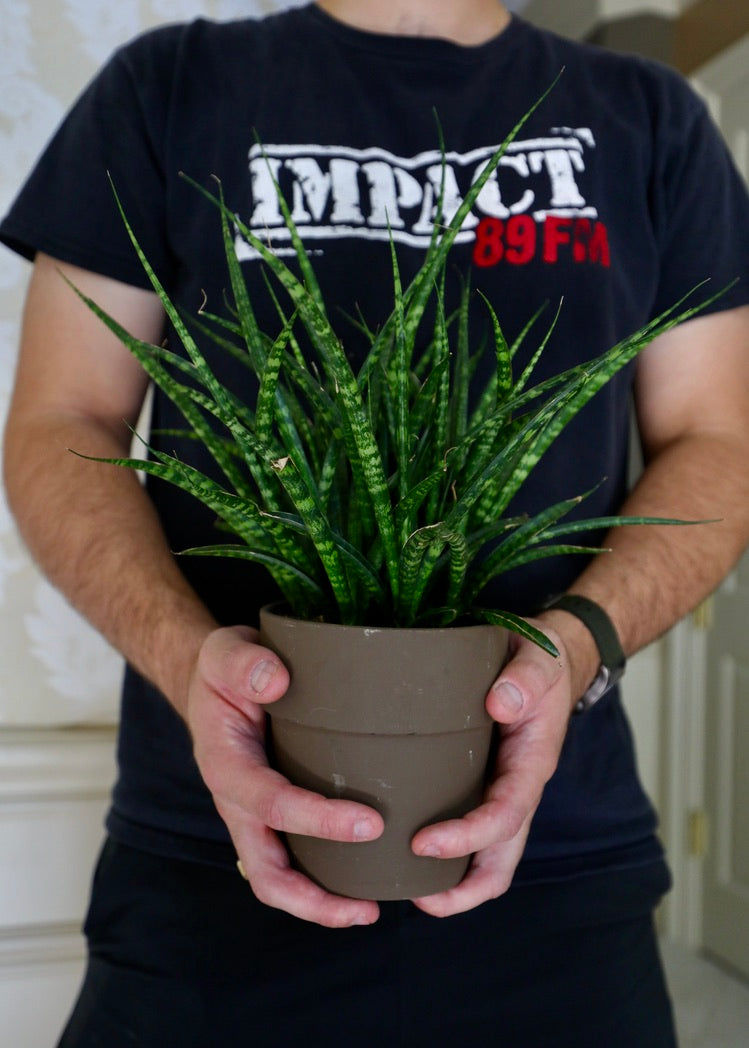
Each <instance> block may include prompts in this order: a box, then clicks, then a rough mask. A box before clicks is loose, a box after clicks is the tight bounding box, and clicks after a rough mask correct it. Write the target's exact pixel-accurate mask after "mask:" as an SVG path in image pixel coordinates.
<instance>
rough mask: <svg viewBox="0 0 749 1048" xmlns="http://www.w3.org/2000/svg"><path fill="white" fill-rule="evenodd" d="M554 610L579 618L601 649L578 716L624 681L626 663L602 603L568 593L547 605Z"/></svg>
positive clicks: (580, 704) (579, 706) (548, 609)
mask: <svg viewBox="0 0 749 1048" xmlns="http://www.w3.org/2000/svg"><path fill="white" fill-rule="evenodd" d="M552 608H554V609H557V608H558V609H559V610H560V611H567V612H569V613H570V615H574V616H575V617H576V618H578V619H580V621H581V622H582V623H584V625H585V626H586V627H587V629H588V631H589V632H590V634H591V636H592V637H593V640H594V641H595V644H596V647H597V648H598V654H599V656H600V659H601V664H600V666H599V668H598V672H597V673H596V675H595V677H594V678H593V681H592V683H591V685H590V687H589V688H588V689H587V690H586V692H585V694H584V695H583V696H582V698H580V700H579V701H578V703H577V705H576V706H575V713H584V712H585V711H586V710H589V709H590V708H591V706H595V704H596V703H597V702H598V700H599V699H600V698H601V696H602V695H604V694H605V693H606V692H607V691H608V690H609V689H610V688H613V686H614V685H615V684H616V683H617V681H618V680H620V679H621V677H622V674H623V673H624V669H625V667H626V665H627V660H626V658H625V655H624V652H623V650H622V646H621V643H620V642H619V637H618V634H617V632H616V629H615V628H614V624H613V622H612V621H611V619H610V618H609V617H608V615H607V614H606V612H605V611H604V610H603V608H602V607H601V606H600V604H596V602H595V601H594V600H590V598H589V597H582V596H580V595H579V594H577V593H566V594H564V595H563V596H561V597H559V598H557V599H556V600H554V601H552V603H551V604H548V605H547V606H546V609H545V610H547V611H550V610H551V609H552Z"/></svg>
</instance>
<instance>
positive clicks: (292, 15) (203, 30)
mask: <svg viewBox="0 0 749 1048" xmlns="http://www.w3.org/2000/svg"><path fill="white" fill-rule="evenodd" d="M301 14H302V12H301V11H299V10H298V9H290V10H285V11H279V12H276V13H274V14H270V15H265V16H262V17H252V18H251V17H247V18H237V19H231V20H217V19H211V18H203V17H200V18H194V19H191V20H189V21H179V22H171V23H167V24H164V25H159V26H156V27H154V28H151V29H147V30H145V31H144V32H142V33H139V34H138V35H137V36H135V37H133V38H131V39H130V40H129V41H127V42H126V43H125V44H123V45H122V46H121V47H119V48H118V49H117V51H116V52H115V53H114V55H113V56H112V60H113V61H119V62H122V63H124V64H126V65H131V66H134V67H140V66H142V65H151V64H154V63H163V64H164V65H165V66H167V67H170V66H173V65H174V64H175V63H187V64H189V63H195V67H194V68H195V74H196V75H199V74H200V63H201V62H202V61H204V60H205V59H206V57H207V56H213V55H226V54H227V53H230V52H242V51H243V50H244V49H246V48H247V47H252V48H253V49H255V48H257V47H260V46H262V45H263V44H264V43H270V42H271V41H274V40H277V39H284V38H286V37H287V36H288V35H290V34H291V33H293V32H295V31H299V29H300V28H301V21H302V19H301ZM245 53H246V52H245Z"/></svg>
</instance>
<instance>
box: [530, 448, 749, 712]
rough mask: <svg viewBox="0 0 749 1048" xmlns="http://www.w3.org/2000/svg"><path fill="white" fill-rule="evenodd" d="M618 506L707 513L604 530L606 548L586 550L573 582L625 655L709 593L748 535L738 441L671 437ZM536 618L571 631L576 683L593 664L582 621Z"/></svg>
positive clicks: (745, 468)
mask: <svg viewBox="0 0 749 1048" xmlns="http://www.w3.org/2000/svg"><path fill="white" fill-rule="evenodd" d="M621 512H622V514H624V515H632V516H646V515H647V516H653V515H655V516H664V517H672V518H678V519H684V520H708V521H712V523H705V524H695V525H689V526H678V527H676V526H660V525H643V526H634V527H629V526H625V527H619V528H615V529H612V531H611V532H610V533H609V535H608V536H607V537H606V539H605V540H604V543H603V545H604V546H605V547H606V548H608V549H610V551H611V552H609V553H602V554H600V555H599V556H597V557H595V558H594V559H593V560H592V562H591V563H590V565H589V566H588V567H587V569H586V570H585V571H584V572H583V573H582V574H581V575H580V577H579V578H578V579H577V580H576V582H575V584H574V585H573V586H572V588H571V591H572V592H574V593H579V594H582V595H583V596H587V597H589V598H591V599H592V600H595V601H596V602H597V603H598V604H600V605H601V606H602V607H603V608H604V609H605V610H606V611H607V613H608V614H609V616H610V618H611V619H612V621H613V623H614V625H615V627H616V630H617V633H618V635H619V638H620V640H621V643H622V647H623V648H624V650H625V653H626V654H627V655H632V654H634V653H635V652H637V651H638V650H640V649H641V648H643V647H645V646H646V645H647V644H649V643H651V642H652V641H654V640H655V639H657V638H658V637H659V636H661V635H662V634H663V633H664V632H666V631H667V630H668V629H670V627H671V626H673V625H674V624H675V623H676V622H678V621H679V620H680V619H681V618H683V616H684V615H686V614H687V613H688V612H689V611H690V610H691V609H692V608H694V607H695V606H696V605H697V604H698V603H699V602H700V601H701V600H703V599H704V598H705V597H706V596H707V595H708V594H710V593H711V592H712V591H713V590H714V589H715V587H716V586H717V585H718V584H719V583H720V582H721V581H722V580H723V578H724V577H725V576H726V575H727V574H728V573H729V572H730V570H731V569H732V568H733V566H734V565H735V563H736V561H737V560H738V558H739V557H740V556H741V553H742V552H743V550H744V548H745V546H746V544H747V542H748V541H749V465H748V463H747V456H746V453H745V451H744V448H743V444H742V442H741V440H740V439H738V438H737V439H734V438H733V437H732V436H731V435H729V434H722V435H715V436H709V435H705V434H701V435H699V436H693V437H690V436H686V437H683V438H682V439H680V440H678V441H676V442H675V443H673V444H672V445H670V446H669V447H667V448H665V449H664V450H663V451H661V452H660V453H659V454H658V456H657V457H656V458H655V459H654V460H653V461H652V462H651V463H650V464H649V466H648V468H647V469H646V470H645V472H644V473H643V475H642V477H641V479H640V481H639V483H638V484H637V485H636V486H635V488H634V490H633V491H632V493H631V495H630V496H629V498H628V499H627V500H626V502H625V504H624V505H623V506H622V509H621ZM544 619H545V621H547V622H552V623H553V624H555V625H556V626H557V628H559V629H560V630H561V631H562V632H563V633H564V634H565V635H566V636H569V637H571V638H572V646H573V649H574V646H575V644H576V643H579V644H581V645H582V650H581V652H580V659H579V662H580V665H579V667H576V669H577V676H578V677H579V680H578V684H579V689H580V690H581V691H582V690H584V689H585V687H587V684H588V683H590V679H592V675H593V673H594V672H595V669H596V665H595V662H596V653H595V650H594V649H593V648H592V647H591V645H590V642H589V638H586V637H585V627H583V626H582V625H581V624H579V623H577V622H576V621H575V622H572V621H571V617H570V616H569V615H567V614H566V613H564V612H550V613H548V614H546V615H545V616H544ZM573 635H574V636H573ZM586 678H587V680H586Z"/></svg>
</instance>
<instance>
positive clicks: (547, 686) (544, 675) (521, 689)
mask: <svg viewBox="0 0 749 1048" xmlns="http://www.w3.org/2000/svg"><path fill="white" fill-rule="evenodd" d="M547 632H549V631H547ZM563 674H564V662H563V658H562V656H561V655H560V656H559V657H554V656H552V655H549V653H548V652H546V651H543V649H542V648H539V647H538V645H537V644H534V643H533V642H532V641H528V640H520V641H518V643H517V647H516V650H515V654H514V655H513V656H512V658H511V659H510V660H509V662H507V663H506V664H505V666H504V668H503V670H502V672H501V673H500V675H499V677H498V678H497V679H496V681H495V682H494V684H493V685H492V687H491V688H490V690H489V693H488V695H487V698H486V708H487V711H488V713H489V716H490V717H492V718H493V719H494V720H495V721H497V722H498V723H500V724H512V723H514V722H515V721H517V720H519V719H520V718H522V717H527V716H528V715H529V714H530V713H532V712H533V710H534V709H535V708H536V707H537V705H538V703H539V702H540V701H541V699H542V698H543V697H544V696H545V695H546V694H547V692H549V691H550V690H551V689H552V688H554V687H555V686H556V685H557V684H558V683H559V681H560V680H561V679H562V677H563Z"/></svg>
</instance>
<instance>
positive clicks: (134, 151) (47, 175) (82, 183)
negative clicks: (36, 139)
mask: <svg viewBox="0 0 749 1048" xmlns="http://www.w3.org/2000/svg"><path fill="white" fill-rule="evenodd" d="M175 32H176V28H174V27H173V28H171V29H170V30H169V31H165V30H157V31H155V32H153V33H151V34H147V35H145V36H143V37H141V38H139V39H138V40H136V41H134V42H133V43H132V44H130V45H128V46H127V47H125V48H123V49H122V50H120V51H118V52H117V53H116V54H115V55H114V56H113V57H112V59H111V60H110V61H109V62H108V63H107V65H106V66H105V67H104V68H103V69H102V71H101V72H100V73H99V75H98V76H97V77H96V78H95V79H94V80H93V82H92V83H91V84H90V85H89V87H88V88H87V89H86V90H85V91H84V92H83V94H82V95H81V97H80V98H79V99H78V101H77V102H76V103H75V105H74V106H73V108H72V109H71V111H70V112H69V113H68V115H67V117H66V118H65V119H64V121H63V123H62V125H61V126H60V127H59V129H58V130H57V132H56V133H55V135H54V136H53V138H52V140H51V141H50V143H49V144H48V146H47V147H46V149H45V150H44V152H43V153H42V155H41V157H40V158H39V160H38V162H37V164H36V166H35V167H34V169H33V171H32V172H31V174H30V176H29V177H28V179H27V181H26V183H25V184H24V186H23V188H22V189H21V190H20V192H19V194H18V196H17V198H16V200H15V201H14V203H13V204H12V206H11V208H10V210H9V212H8V214H7V215H6V216H5V218H4V219H3V221H2V223H0V240H2V241H3V242H4V243H5V244H6V245H7V246H8V247H10V248H12V249H13V250H15V251H17V252H18V253H20V254H21V255H23V256H25V257H27V258H33V257H34V255H35V253H36V252H37V251H42V252H44V253H46V254H49V255H52V256H53V257H55V258H60V259H62V260H63V261H66V262H70V263H72V264H73V265H77V266H81V267H82V268H85V269H89V270H92V271H94V272H98V273H102V274H103V275H105V276H110V277H112V278H114V279H116V280H121V281H123V282H125V283H129V284H133V285H135V286H140V287H148V286H149V285H148V280H147V277H146V276H145V274H144V271H143V268H142V266H141V264H140V262H139V261H138V259H137V257H136V255H135V252H134V249H133V247H132V244H131V242H130V239H129V237H128V235H127V233H126V230H125V226H124V223H123V220H122V218H121V216H120V212H119V209H118V207H117V204H116V200H115V190H116V193H117V196H118V197H119V198H120V200H121V203H122V207H123V210H124V213H125V214H126V215H127V216H128V220H129V222H130V223H131V225H132V227H133V229H134V230H135V233H136V236H137V237H138V239H139V241H140V243H141V245H142V246H143V248H144V250H145V251H146V254H147V256H148V258H149V259H150V260H151V262H152V263H153V264H154V266H155V267H156V268H157V269H158V271H159V272H160V273H162V274H168V273H169V272H170V267H171V266H172V265H173V263H172V260H171V258H170V251H169V243H168V236H167V232H166V224H165V210H166V204H165V194H166V187H165V172H164V162H163V157H164V149H165V142H166V139H167V137H168V124H169V100H170V82H171V74H170V69H172V68H173V66H174V61H173V58H172V59H171V60H170V56H173V54H174V43H175V40H174V35H175ZM113 187H114V188H113Z"/></svg>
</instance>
